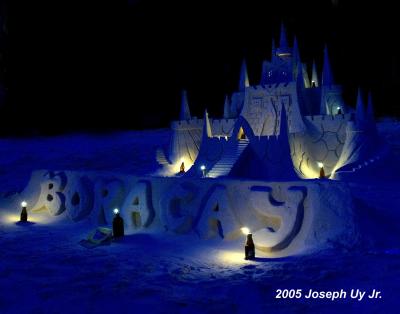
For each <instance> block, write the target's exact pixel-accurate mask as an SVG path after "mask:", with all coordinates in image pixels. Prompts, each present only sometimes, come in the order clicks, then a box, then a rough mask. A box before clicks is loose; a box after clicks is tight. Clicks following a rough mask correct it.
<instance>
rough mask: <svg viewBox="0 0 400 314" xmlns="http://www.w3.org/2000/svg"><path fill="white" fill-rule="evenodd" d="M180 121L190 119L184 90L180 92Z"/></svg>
mask: <svg viewBox="0 0 400 314" xmlns="http://www.w3.org/2000/svg"><path fill="white" fill-rule="evenodd" d="M180 119H181V120H190V119H191V115H190V109H189V103H188V100H187V93H186V90H182V98H181V114H180Z"/></svg>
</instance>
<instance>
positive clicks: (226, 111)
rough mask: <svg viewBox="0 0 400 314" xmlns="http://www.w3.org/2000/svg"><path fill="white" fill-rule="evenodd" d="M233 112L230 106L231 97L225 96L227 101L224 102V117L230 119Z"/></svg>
mask: <svg viewBox="0 0 400 314" xmlns="http://www.w3.org/2000/svg"><path fill="white" fill-rule="evenodd" d="M230 117H231V112H230V108H229V98H228V95H226V96H225V103H224V119H230Z"/></svg>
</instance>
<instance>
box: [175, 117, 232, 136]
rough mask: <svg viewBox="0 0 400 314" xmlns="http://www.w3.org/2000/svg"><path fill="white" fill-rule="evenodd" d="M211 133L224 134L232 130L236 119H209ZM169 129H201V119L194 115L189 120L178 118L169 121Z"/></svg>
mask: <svg viewBox="0 0 400 314" xmlns="http://www.w3.org/2000/svg"><path fill="white" fill-rule="evenodd" d="M209 121H210V125H211V130H212V134H213V135H215V136H225V135H229V134H230V133H231V132H232V129H233V126H234V124H235V121H236V119H209ZM171 129H172V130H177V131H190V130H202V129H203V119H197V118H196V117H195V118H193V119H190V120H179V121H173V122H172V123H171Z"/></svg>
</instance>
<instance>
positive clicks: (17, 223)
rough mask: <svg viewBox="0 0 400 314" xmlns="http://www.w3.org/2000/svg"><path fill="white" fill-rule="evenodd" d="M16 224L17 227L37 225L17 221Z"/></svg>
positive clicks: (30, 222)
mask: <svg viewBox="0 0 400 314" xmlns="http://www.w3.org/2000/svg"><path fill="white" fill-rule="evenodd" d="M15 224H16V225H17V226H32V225H35V224H36V223H34V222H32V221H17V222H16V223H15Z"/></svg>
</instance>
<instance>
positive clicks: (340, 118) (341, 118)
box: [304, 113, 353, 123]
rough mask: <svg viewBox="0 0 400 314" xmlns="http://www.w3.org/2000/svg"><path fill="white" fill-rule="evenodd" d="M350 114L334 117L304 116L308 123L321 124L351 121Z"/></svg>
mask: <svg viewBox="0 0 400 314" xmlns="http://www.w3.org/2000/svg"><path fill="white" fill-rule="evenodd" d="M352 116H353V114H352V113H344V114H336V115H313V116H304V118H305V119H307V120H308V121H310V122H311V123H319V122H321V123H323V122H330V121H340V122H342V121H349V120H351V119H352Z"/></svg>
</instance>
